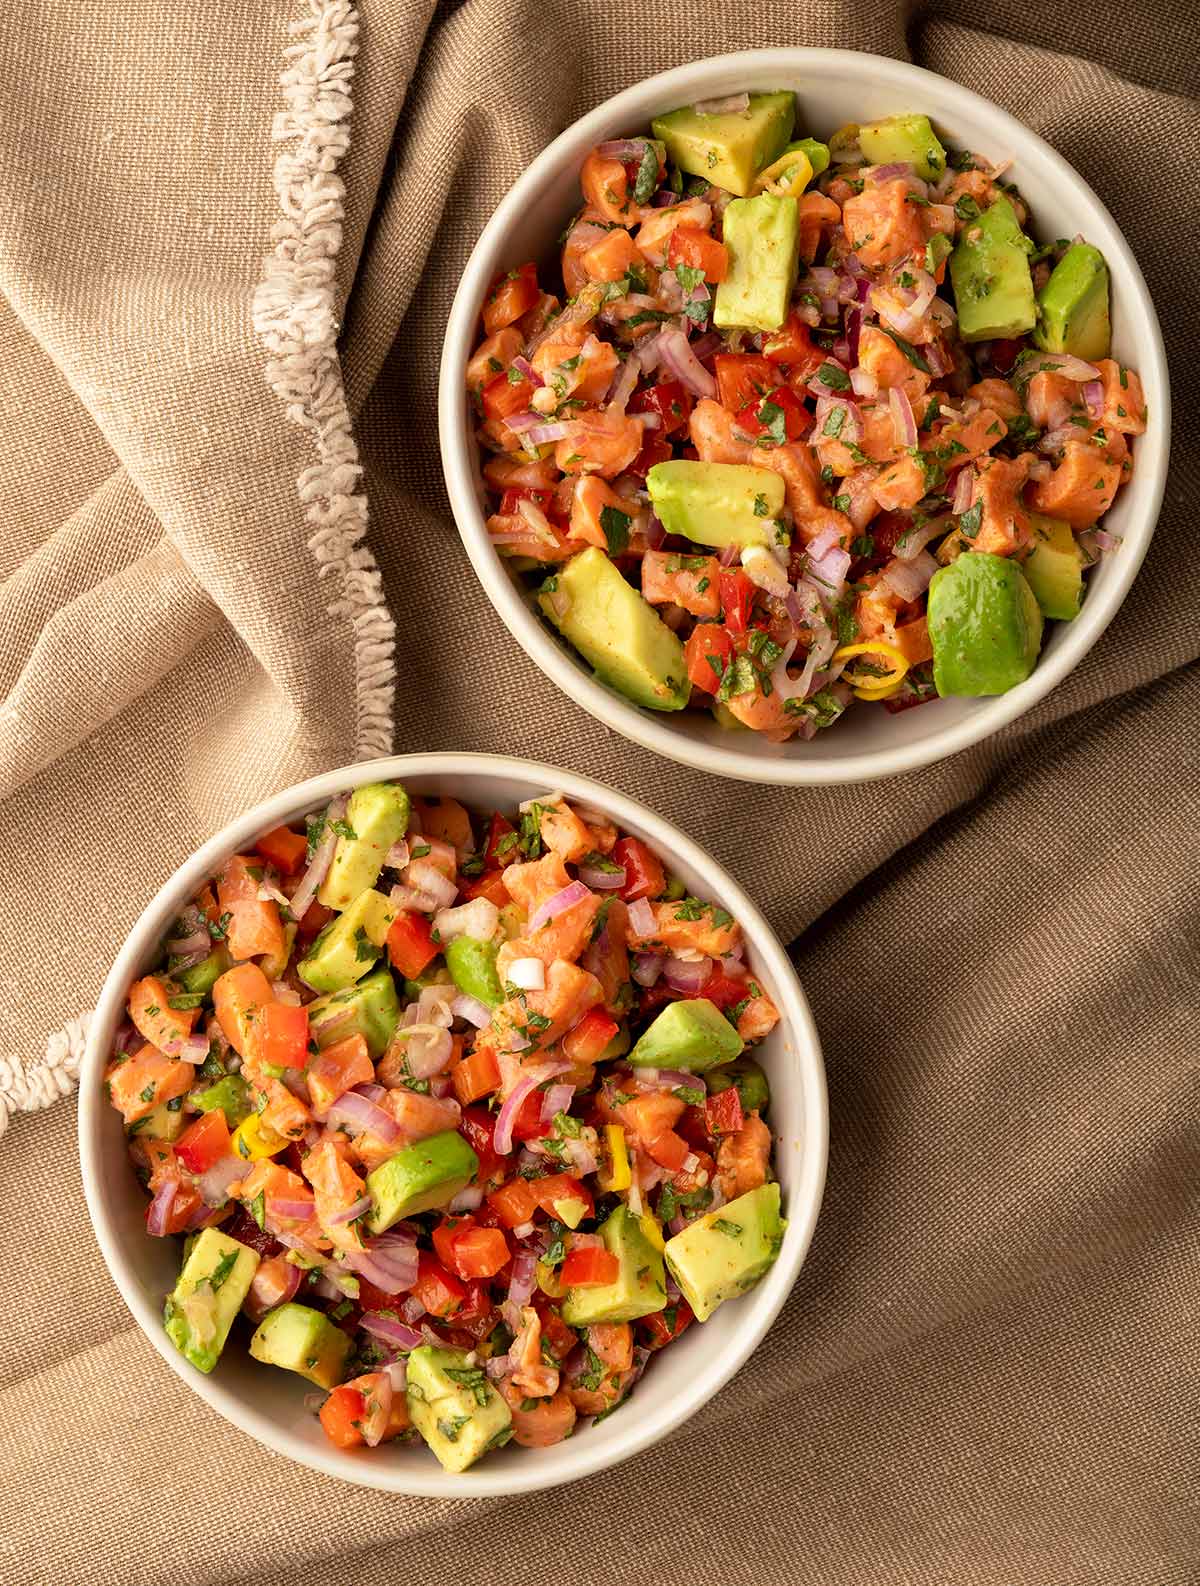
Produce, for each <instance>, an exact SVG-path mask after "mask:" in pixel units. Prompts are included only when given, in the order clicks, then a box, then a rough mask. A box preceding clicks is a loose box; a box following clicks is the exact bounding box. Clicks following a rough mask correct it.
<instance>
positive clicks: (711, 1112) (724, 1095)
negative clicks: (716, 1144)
mask: <svg viewBox="0 0 1200 1586" xmlns="http://www.w3.org/2000/svg"><path fill="white" fill-rule="evenodd" d="M704 1112H705V1116H706V1118H707V1121H708V1131H709V1133H710V1134H714V1135H717V1134H736V1133H737V1132H738V1130H739V1129H740V1128H741V1127H742V1124H743V1122H744V1121H745V1119H744V1117H743V1115H742V1098H741V1096H739V1095H738V1088H737V1086H736V1085H730V1086H729V1088H728V1089H727V1090H722V1091H718V1092H717V1094H716V1095H715V1096H709V1097H708V1098H707V1099H706V1101H705V1103H704Z"/></svg>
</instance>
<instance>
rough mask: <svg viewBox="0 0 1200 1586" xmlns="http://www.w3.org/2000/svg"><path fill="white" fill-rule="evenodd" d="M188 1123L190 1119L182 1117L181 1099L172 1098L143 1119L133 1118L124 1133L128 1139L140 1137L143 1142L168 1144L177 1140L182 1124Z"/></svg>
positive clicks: (177, 1097)
mask: <svg viewBox="0 0 1200 1586" xmlns="http://www.w3.org/2000/svg"><path fill="white" fill-rule="evenodd" d="M172 1103H173V1105H172ZM190 1122H191V1119H190V1118H187V1117H186V1116H185V1115H184V1111H183V1097H182V1096H174V1097H172V1099H171V1101H164V1102H160V1103H159V1105H158V1106H157V1107H155V1109H154V1111H153V1112H148V1113H147V1114H146V1116H145V1117H144V1118H135V1119H134V1121H133V1122H132V1123H131V1124H130V1125H129V1127H128V1129H126V1131H125V1133H126V1134H127V1135H128V1136H129V1138H130V1139H132V1138H133V1136H134V1135H140V1136H141V1137H142V1139H144V1140H166V1141H168V1143H169V1142H170V1141H172V1140H178V1139H179V1136H180V1135H181V1134H182V1133H183V1126H184V1124H185V1123H190Z"/></svg>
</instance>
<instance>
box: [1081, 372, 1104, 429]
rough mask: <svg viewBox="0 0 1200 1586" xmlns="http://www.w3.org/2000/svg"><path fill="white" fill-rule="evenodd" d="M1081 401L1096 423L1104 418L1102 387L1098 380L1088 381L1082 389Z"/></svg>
mask: <svg viewBox="0 0 1200 1586" xmlns="http://www.w3.org/2000/svg"><path fill="white" fill-rule="evenodd" d="M1083 400H1084V401H1085V402H1086V403H1087V410H1088V414H1089V415H1090V417H1092V418H1094V419H1095V420H1096V421H1097V422H1099V421H1100V419H1102V418H1103V417H1104V385H1103V382H1102V381H1100V380H1088V381H1087V382H1086V383H1085V385H1084V387H1083Z"/></svg>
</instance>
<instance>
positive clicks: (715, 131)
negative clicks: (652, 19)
mask: <svg viewBox="0 0 1200 1586" xmlns="http://www.w3.org/2000/svg"><path fill="white" fill-rule="evenodd" d="M795 124H796V96H795V94H792V93H774V94H751V95H750V103H749V105H748V106H747V107H746V109H745V110H733V111H729V110H726V111H720V112H718V113H717V114H716V115H705V114H703V113H702V112H700V111H697V110H694V109H693V108H692V106H690V105H685V106H683V108H682V109H680V110H672V111H669V112H668V113H667V114H666V115H665V116H656V117H655V119H654V121H653V122H652V123H651V129H650V130H651V131H652V132H653V134H654V136H655V137H656V138H657V139H658V140H659V141H660V142H661V143H662V145H663V147H664V148H665V149H666V152H667V158H668V160H671V161H672V162H673V163H674V164H675V165H677V166H678V167H679V169H680V170H681V171H686V172H687V173H688V175H689V176H702V177H704V178H705V180H706V181H709V182H712V183H713V185H714V186H716V187H723V188H724V189H725V191H726V192H727V193H736V194H738V195H739V197H742V198H744V197H745V196H746V194H747V193H748V192H749V191H750V189H751V187H752V186H753V185H754V178H755V177H756V176H757V175H758V173H759V171H761V170H762V168H763V166H764V165H770V163H771V161H772V160H774V159H777V158H778V157H779V155H780V154H782V153H783V148H784V145H785V144H786V143H787V141H788V139H789V138H790V137H791V135H792V128H793V127H794V126H795Z"/></svg>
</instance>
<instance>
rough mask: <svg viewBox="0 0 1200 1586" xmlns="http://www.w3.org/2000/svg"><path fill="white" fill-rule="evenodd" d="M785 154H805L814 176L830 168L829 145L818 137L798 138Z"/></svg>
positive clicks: (790, 144)
mask: <svg viewBox="0 0 1200 1586" xmlns="http://www.w3.org/2000/svg"><path fill="white" fill-rule="evenodd" d="M783 152H784V153H785V154H803V155H804V157H805V159H806V160H807V161H808V163H809V165H810V166H811V167H812V173H813V175H814V176H820V175H821V173H822V172H823V171H827V170H828V169H829V145H828V144H827V143H822V142H820V140H819V139H817V138H796V139H795V141H794V142H792V143H789V144H788V146H787V148H786V149H784V151H783Z"/></svg>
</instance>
